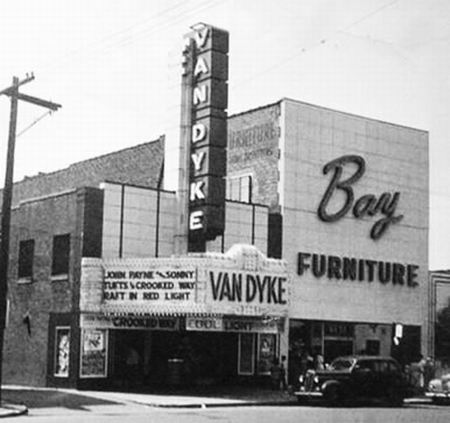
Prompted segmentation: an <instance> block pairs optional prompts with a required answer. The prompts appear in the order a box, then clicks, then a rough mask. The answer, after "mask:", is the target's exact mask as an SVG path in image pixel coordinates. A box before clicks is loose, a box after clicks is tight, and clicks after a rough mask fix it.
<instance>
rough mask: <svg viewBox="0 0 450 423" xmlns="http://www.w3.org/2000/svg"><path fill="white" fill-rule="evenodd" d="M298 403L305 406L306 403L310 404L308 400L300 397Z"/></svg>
mask: <svg viewBox="0 0 450 423" xmlns="http://www.w3.org/2000/svg"><path fill="white" fill-rule="evenodd" d="M297 402H298V403H299V404H300V405H304V404H306V403H307V402H308V398H306V397H304V396H301V395H299V396H298V397H297Z"/></svg>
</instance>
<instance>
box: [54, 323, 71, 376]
mask: <svg viewBox="0 0 450 423" xmlns="http://www.w3.org/2000/svg"><path fill="white" fill-rule="evenodd" d="M55 340H56V342H55V345H56V351H55V370H54V375H55V376H57V377H69V364H70V360H69V358H70V328H69V327H57V328H56V331H55Z"/></svg>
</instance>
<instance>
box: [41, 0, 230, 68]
mask: <svg viewBox="0 0 450 423" xmlns="http://www.w3.org/2000/svg"><path fill="white" fill-rule="evenodd" d="M225 1H227V0H206V1H203V2H201V3H199V4H197V5H194V7H193V8H191V9H187V10H184V11H180V13H177V14H175V16H172V17H170V18H168V19H167V20H166V21H162V22H156V23H155V24H154V25H152V26H151V27H150V28H143V29H141V30H138V31H135V34H134V35H133V31H134V30H135V28H136V27H138V26H142V25H143V24H144V23H148V22H150V21H152V20H156V19H158V18H160V17H161V16H163V15H165V14H167V13H169V12H171V11H173V10H175V9H178V8H179V7H180V6H184V5H185V4H186V3H187V2H186V1H185V2H181V3H178V4H177V5H175V6H173V7H171V8H168V9H165V10H164V11H162V12H160V13H158V14H156V15H153V16H151V17H149V18H147V19H145V20H143V21H140V22H138V23H136V24H133V25H131V26H128V27H126V28H124V29H123V30H120V31H117V32H114V33H112V34H110V35H108V36H106V37H104V38H102V39H101V40H99V41H98V42H94V43H92V44H90V45H89V46H88V47H83V48H80V49H78V50H77V51H75V52H74V53H72V54H68V55H66V56H65V57H63V58H61V59H60V60H57V61H52V62H51V63H48V64H47V65H43V67H42V68H41V69H48V68H52V69H54V68H55V66H58V65H64V62H65V61H68V60H69V61H70V60H72V58H73V59H75V58H76V56H77V55H79V56H82V55H83V53H85V54H87V55H88V57H87V60H92V59H98V57H99V56H100V55H103V54H105V53H107V52H108V51H111V50H113V49H115V48H117V47H119V48H120V47H123V46H127V45H129V44H131V43H132V42H133V41H137V40H140V39H142V38H143V37H146V36H148V35H151V34H156V33H159V32H161V31H162V30H164V29H167V28H170V27H171V26H172V25H175V24H176V23H179V22H182V21H183V20H184V19H187V18H188V17H191V16H195V15H197V14H198V13H200V12H203V11H204V10H207V9H210V8H212V7H215V6H217V5H219V4H220V5H222V4H224V2H225ZM122 34H124V35H125V36H126V37H122V38H119V39H117V38H118V37H119V36H120V35H122ZM128 34H129V35H128ZM109 40H112V41H111V42H108V41H109ZM90 47H94V48H90ZM71 56H72V57H71ZM79 60H80V59H78V61H79ZM85 60H86V59H85Z"/></svg>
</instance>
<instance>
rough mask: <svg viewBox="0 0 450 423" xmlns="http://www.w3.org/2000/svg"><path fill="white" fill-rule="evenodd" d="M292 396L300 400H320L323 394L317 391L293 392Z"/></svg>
mask: <svg viewBox="0 0 450 423" xmlns="http://www.w3.org/2000/svg"><path fill="white" fill-rule="evenodd" d="M294 395H295V396H297V397H302V398H322V397H323V393H322V392H319V391H295V392H294Z"/></svg>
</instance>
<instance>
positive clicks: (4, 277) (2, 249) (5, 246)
mask: <svg viewBox="0 0 450 423" xmlns="http://www.w3.org/2000/svg"><path fill="white" fill-rule="evenodd" d="M33 79H34V76H33V75H31V76H27V77H26V78H25V79H24V80H22V81H19V78H17V77H14V78H13V83H12V85H11V86H10V87H8V88H6V89H4V90H2V91H0V95H2V94H4V95H7V96H9V97H10V98H11V112H10V118H9V136H8V152H7V157H6V175H5V186H4V188H3V203H2V218H1V240H0V402H1V400H2V382H3V340H4V331H5V322H6V309H7V307H6V305H7V293H8V261H9V233H10V227H11V202H12V194H13V176H14V150H15V144H16V126H17V109H18V100H23V101H26V102H28V103H32V104H36V105H38V106H42V107H46V108H48V109H50V110H53V111H56V110H58V108H60V107H61V105H59V104H56V103H52V102H50V101H46V100H42V99H40V98H36V97H32V96H28V95H25V94H21V93H19V87H20V86H21V85H24V84H26V83H28V82H30V81H32V80H33Z"/></svg>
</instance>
